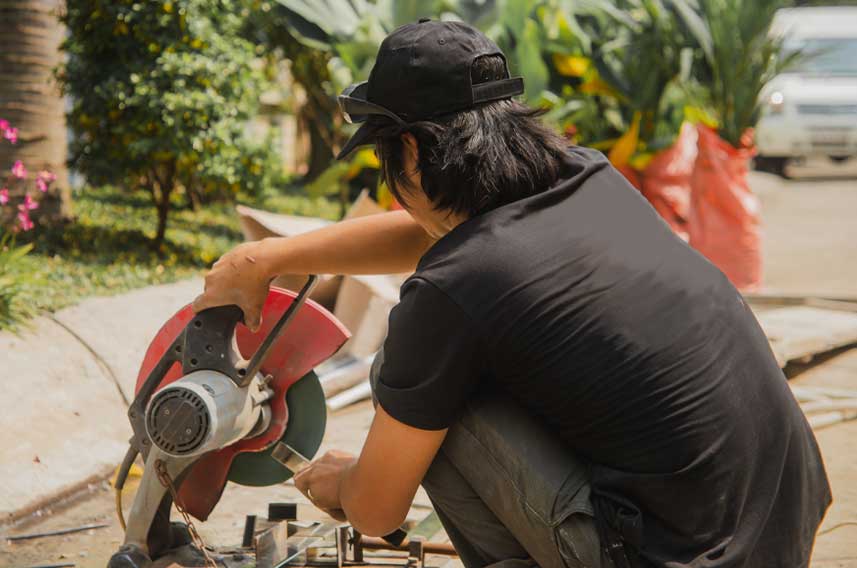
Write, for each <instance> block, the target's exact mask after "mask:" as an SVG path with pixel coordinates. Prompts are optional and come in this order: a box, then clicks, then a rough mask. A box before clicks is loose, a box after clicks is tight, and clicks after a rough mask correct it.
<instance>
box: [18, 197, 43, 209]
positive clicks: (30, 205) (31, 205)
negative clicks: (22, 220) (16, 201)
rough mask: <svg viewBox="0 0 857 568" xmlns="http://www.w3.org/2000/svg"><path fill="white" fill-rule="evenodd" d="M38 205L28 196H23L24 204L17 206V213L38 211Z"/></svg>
mask: <svg viewBox="0 0 857 568" xmlns="http://www.w3.org/2000/svg"><path fill="white" fill-rule="evenodd" d="M38 208H39V203H38V202H37V201H35V200H33V198H32V197H30V196H29V195H25V196H24V202H23V203H21V204H20V205H18V211H32V210H33V209H38Z"/></svg>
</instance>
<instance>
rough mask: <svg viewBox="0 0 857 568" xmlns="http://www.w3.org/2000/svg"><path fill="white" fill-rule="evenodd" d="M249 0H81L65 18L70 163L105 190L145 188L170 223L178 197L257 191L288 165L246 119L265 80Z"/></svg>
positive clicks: (163, 220)
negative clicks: (250, 28) (247, 29)
mask: <svg viewBox="0 0 857 568" xmlns="http://www.w3.org/2000/svg"><path fill="white" fill-rule="evenodd" d="M247 14H248V11H247V9H246V6H245V4H244V2H243V0H173V1H168V2H162V1H160V0H123V1H118V2H117V1H108V0H81V1H78V2H70V3H69V6H68V10H67V13H66V15H65V16H64V22H65V24H66V25H67V26H68V30H69V36H68V39H67V40H66V41H65V43H64V44H63V48H64V50H65V51H66V53H67V54H68V60H67V63H66V65H65V68H64V69H63V70H62V71H61V73H60V77H61V79H62V82H63V84H64V87H65V90H66V92H67V94H69V95H71V98H72V101H73V106H72V109H71V111H70V112H69V125H70V126H71V128H72V129H73V131H74V133H75V138H74V140H73V142H72V145H71V155H72V157H71V162H72V163H73V165H74V166H75V168H77V169H78V170H79V171H80V172H81V173H83V174H84V176H85V177H86V178H87V180H88V181H89V182H90V183H92V184H95V185H101V184H114V185H117V186H121V187H125V188H127V189H129V190H136V189H140V188H142V189H144V190H146V191H147V192H148V193H149V194H150V195H151V198H152V201H153V202H154V204H155V206H156V207H157V209H158V212H159V228H158V231H157V232H156V236H155V239H156V241H158V242H160V241H161V240H162V239H163V236H164V231H165V229H166V219H167V213H168V211H169V207H170V203H171V202H172V201H173V200H174V193H184V194H185V195H186V199H187V200H189V201H190V202H192V203H198V202H201V201H207V200H211V199H222V198H227V197H229V198H231V197H234V195H235V194H236V193H237V191H238V190H239V188H240V189H241V190H243V191H247V192H251V193H258V192H261V191H262V189H263V188H264V187H266V186H267V185H269V184H270V183H272V176H274V175H276V174H277V172H278V170H279V167H278V165H277V164H276V160H275V159H274V158H273V157H272V155H271V154H270V152H269V151H268V150H267V147H268V146H269V145H268V144H266V142H265V141H256V142H253V141H251V140H250V138H249V137H248V136H247V135H246V134H245V128H246V123H247V120H248V119H249V118H251V117H252V116H254V115H255V114H256V111H257V108H258V104H259V97H260V94H261V92H262V89H263V88H264V87H265V85H266V84H265V78H264V76H263V73H262V71H261V65H260V64H259V62H258V61H257V58H256V53H255V51H254V49H255V48H254V46H253V44H252V43H250V42H249V41H247V40H245V39H243V38H242V37H241V36H240V31H241V29H242V26H243V23H244V20H245V18H246V16H247Z"/></svg>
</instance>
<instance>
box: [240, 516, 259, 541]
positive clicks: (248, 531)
mask: <svg viewBox="0 0 857 568" xmlns="http://www.w3.org/2000/svg"><path fill="white" fill-rule="evenodd" d="M255 534H256V515H247V518H246V519H245V520H244V535H243V536H242V537H241V547H242V548H250V547H251V546H253V537H254V536H255Z"/></svg>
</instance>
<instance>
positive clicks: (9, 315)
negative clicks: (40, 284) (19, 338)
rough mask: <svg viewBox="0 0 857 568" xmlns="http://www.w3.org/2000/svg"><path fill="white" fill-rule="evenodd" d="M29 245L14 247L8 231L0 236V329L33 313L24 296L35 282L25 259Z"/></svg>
mask: <svg viewBox="0 0 857 568" xmlns="http://www.w3.org/2000/svg"><path fill="white" fill-rule="evenodd" d="M32 248H33V247H32V245H29V244H27V245H23V246H16V245H15V241H14V239H13V237H12V236H11V234H9V233H6V234H4V235H3V236H2V237H0V330H6V329H15V328H16V327H17V326H18V324H19V323H20V322H21V321H23V320H25V319H26V318H28V317H30V316H32V315H33V313H34V312H35V310H34V308H33V306H32V305H31V304H29V303H27V302H26V299H25V298H22V296H23V295H25V293H26V291H27V290H28V288H29V287H31V286H32V285H33V283H34V281H35V277H34V276H33V274H32V272H30V271H29V270H27V266H26V264H27V263H26V261H27V259H26V258H25V257H26V256H27V254H28V253H29V252H30V250H32Z"/></svg>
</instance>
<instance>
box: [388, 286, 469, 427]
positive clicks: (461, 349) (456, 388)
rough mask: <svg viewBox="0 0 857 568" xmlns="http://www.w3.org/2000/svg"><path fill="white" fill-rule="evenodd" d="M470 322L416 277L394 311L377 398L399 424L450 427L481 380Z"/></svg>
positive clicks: (391, 315)
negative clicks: (479, 378)
mask: <svg viewBox="0 0 857 568" xmlns="http://www.w3.org/2000/svg"><path fill="white" fill-rule="evenodd" d="M478 344H479V338H478V334H477V333H476V330H475V329H474V328H473V324H472V321H471V319H470V318H469V317H468V316H467V315H466V314H465V313H464V312H463V311H462V310H461V308H460V307H459V306H458V305H457V304H456V303H455V302H453V301H452V300H451V299H450V298H449V297H448V296H447V295H446V294H445V293H444V292H442V291H441V290H439V289H438V288H436V287H435V286H434V285H433V284H432V283H430V282H428V281H426V280H423V279H421V278H416V277H412V278H411V279H410V280H408V282H406V283H405V285H404V286H403V287H402V294H401V301H400V302H399V304H398V305H397V306H396V307H395V308H393V310H392V312H391V313H390V325H389V331H388V334H387V339H386V341H385V342H384V359H383V362H382V364H381V367H380V370H379V373H378V381H377V384H376V386H375V395H376V397H377V398H378V402H379V403H380V404H381V406H382V407H383V408H384V410H385V411H386V412H387V413H388V414H389V415H390V416H392V417H393V418H395V419H396V420H398V421H399V422H403V423H404V424H407V425H409V426H413V427H415V428H420V429H423V430H441V429H443V428H447V427H449V426H451V425H452V423H453V422H454V421H455V419H456V418H457V417H458V415H459V413H460V411H461V409H462V408H463V406H464V403H465V401H466V400H467V398H468V397H469V396H470V394H471V393H472V392H473V391H474V389H475V387H476V383H477V380H478V377H479V369H478V368H477V362H478V361H479V354H478Z"/></svg>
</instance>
